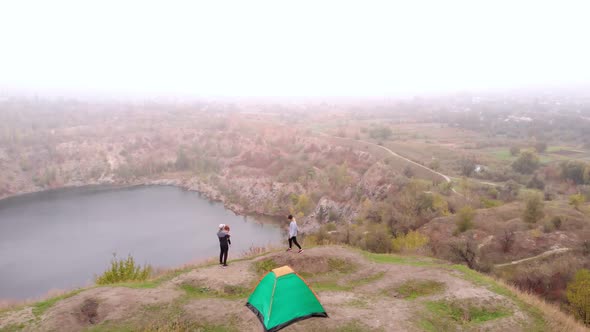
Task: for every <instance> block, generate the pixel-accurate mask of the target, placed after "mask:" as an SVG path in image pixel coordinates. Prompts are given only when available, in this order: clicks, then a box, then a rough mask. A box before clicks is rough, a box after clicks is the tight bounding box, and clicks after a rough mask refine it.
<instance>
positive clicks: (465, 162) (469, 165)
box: [459, 158, 475, 176]
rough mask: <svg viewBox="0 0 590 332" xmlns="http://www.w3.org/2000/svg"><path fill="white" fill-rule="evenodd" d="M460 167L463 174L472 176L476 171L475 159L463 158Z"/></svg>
mask: <svg viewBox="0 0 590 332" xmlns="http://www.w3.org/2000/svg"><path fill="white" fill-rule="evenodd" d="M459 168H460V170H461V175H463V176H470V175H471V173H473V171H475V161H473V159H469V158H463V159H461V160H460V161H459Z"/></svg>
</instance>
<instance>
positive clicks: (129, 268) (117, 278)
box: [96, 254, 152, 285]
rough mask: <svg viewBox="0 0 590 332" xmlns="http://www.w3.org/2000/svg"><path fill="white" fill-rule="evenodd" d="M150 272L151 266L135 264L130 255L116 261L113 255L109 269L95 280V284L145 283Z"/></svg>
mask: <svg viewBox="0 0 590 332" xmlns="http://www.w3.org/2000/svg"><path fill="white" fill-rule="evenodd" d="M151 272H152V268H151V266H149V265H144V266H143V267H142V266H140V265H139V264H137V263H135V259H133V256H131V255H129V256H127V258H125V259H117V256H116V255H115V254H113V259H112V260H111V267H110V268H109V269H107V270H106V271H104V272H103V274H102V275H100V276H98V277H97V278H96V284H98V285H108V284H115V283H118V282H125V281H145V280H146V279H147V278H149V276H150V274H151Z"/></svg>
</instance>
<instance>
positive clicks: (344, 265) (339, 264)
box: [328, 258, 356, 273]
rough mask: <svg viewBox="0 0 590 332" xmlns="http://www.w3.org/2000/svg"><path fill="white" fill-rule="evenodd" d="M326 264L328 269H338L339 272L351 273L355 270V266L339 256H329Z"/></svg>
mask: <svg viewBox="0 0 590 332" xmlns="http://www.w3.org/2000/svg"><path fill="white" fill-rule="evenodd" d="M328 266H329V267H330V270H334V271H338V272H340V273H352V272H354V271H356V266H355V265H354V264H353V263H351V262H349V261H347V260H344V259H340V258H329V259H328Z"/></svg>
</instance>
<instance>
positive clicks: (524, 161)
mask: <svg viewBox="0 0 590 332" xmlns="http://www.w3.org/2000/svg"><path fill="white" fill-rule="evenodd" d="M539 165H540V163H539V157H537V155H536V154H535V153H533V152H529V151H525V152H523V153H521V154H520V156H519V157H518V158H517V159H516V160H515V161H514V162H513V163H512V168H513V169H514V170H515V171H517V172H519V173H522V174H531V173H532V172H534V171H535V170H536V169H537V168H539Z"/></svg>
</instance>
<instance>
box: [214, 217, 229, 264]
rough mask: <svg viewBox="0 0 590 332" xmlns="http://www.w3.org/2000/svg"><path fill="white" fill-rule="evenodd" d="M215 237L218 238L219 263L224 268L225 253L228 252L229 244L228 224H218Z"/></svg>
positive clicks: (225, 262) (225, 261)
mask: <svg viewBox="0 0 590 332" xmlns="http://www.w3.org/2000/svg"><path fill="white" fill-rule="evenodd" d="M217 238H218V239H219V249H220V252H219V265H220V266H221V267H223V268H224V269H225V268H226V267H227V254H228V252H229V246H230V245H231V240H230V235H229V226H228V225H223V224H222V225H219V232H217Z"/></svg>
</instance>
